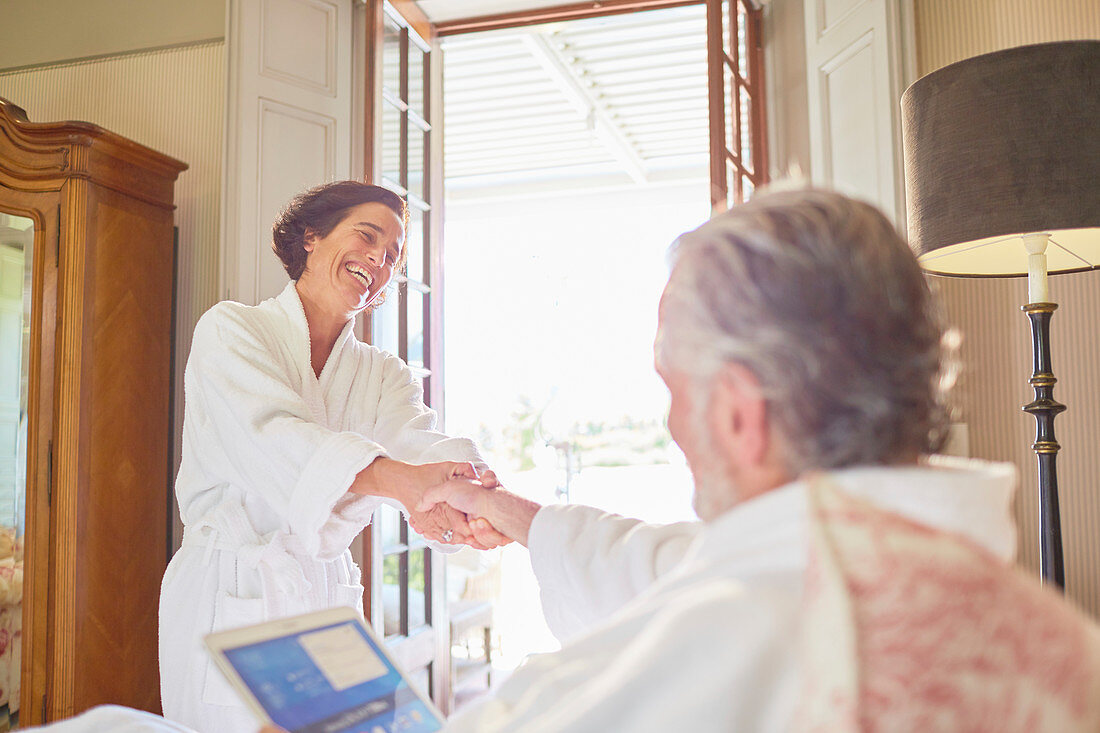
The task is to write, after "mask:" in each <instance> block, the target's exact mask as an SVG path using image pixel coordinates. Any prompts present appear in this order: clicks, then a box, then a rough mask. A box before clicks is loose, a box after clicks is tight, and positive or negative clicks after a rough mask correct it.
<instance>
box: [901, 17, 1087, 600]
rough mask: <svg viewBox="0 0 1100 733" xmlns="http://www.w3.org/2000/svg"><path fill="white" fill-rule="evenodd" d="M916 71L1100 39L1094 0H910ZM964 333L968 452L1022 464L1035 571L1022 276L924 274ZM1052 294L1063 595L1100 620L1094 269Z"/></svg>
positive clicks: (1022, 554) (1020, 503) (1024, 558)
mask: <svg viewBox="0 0 1100 733" xmlns="http://www.w3.org/2000/svg"><path fill="white" fill-rule="evenodd" d="M915 11H916V13H915V15H916V34H917V38H916V42H917V43H916V46H917V64H918V68H919V69H920V74H921V75H923V74H927V73H929V72H931V71H935V70H936V69H938V68H940V67H942V66H945V65H947V64H949V63H953V62H955V61H959V60H962V59H964V58H969V57H970V56H975V55H978V54H982V53H988V52H990V51H997V50H1001V49H1003V48H1010V47H1012V46H1019V45H1024V44H1028V43H1042V42H1047V41H1057V40H1072V39H1083V38H1100V2H1095V0H1044V2H1037V1H1036V0H915ZM932 279H933V280H934V281H935V282H936V284H937V285H938V286H939V288H940V292H941V293H942V295H943V298H944V302H945V305H946V308H947V313H948V317H949V318H950V319H951V321H952V322H953V323H954V324H955V325H956V326H957V327H958V328H959V330H960V331H961V333H962V336H963V342H962V358H963V369H964V372H963V375H962V377H961V379H960V383H959V388H958V391H957V398H958V403H959V408H960V411H961V415H960V419H961V420H962V421H964V422H966V423H967V425H968V427H969V433H970V452H971V455H973V456H975V457H979V458H988V459H994V460H1006V461H1012V462H1014V463H1016V464H1017V466H1018V467H1019V469H1020V491H1019V495H1018V500H1017V520H1018V522H1019V527H1020V549H1019V559H1020V562H1021V564H1023V565H1024V566H1025V567H1027V568H1028V569H1030V570H1033V571H1034V572H1035V573H1038V567H1039V545H1038V542H1039V540H1038V476H1037V469H1036V463H1035V456H1034V454H1033V453H1032V452H1031V443H1032V441H1033V440H1034V439H1035V420H1034V418H1032V417H1031V416H1030V415H1027V414H1025V413H1023V412H1021V411H1020V406H1022V405H1024V404H1025V403H1027V402H1030V401H1031V399H1032V396H1033V391H1032V389H1031V387H1030V386H1029V385H1028V384H1027V378H1028V377H1029V376H1030V375H1031V341H1030V338H1031V336H1030V334H1031V332H1030V325H1029V322H1028V319H1027V316H1026V315H1024V314H1023V312H1021V311H1020V305H1022V304H1023V303H1024V302H1025V301H1026V300H1027V297H1026V296H1027V284H1026V280H1024V279H1023V278H1013V279H1008V280H997V279H956V278H939V277H934V278H932ZM1050 291H1051V297H1052V298H1053V299H1054V300H1055V301H1056V302H1058V303H1059V304H1060V305H1059V309H1058V310H1057V311H1056V312H1055V313H1054V317H1053V319H1052V321H1051V343H1052V351H1053V353H1052V359H1053V367H1054V375H1055V376H1056V377H1057V378H1058V384H1057V386H1056V387H1055V389H1054V397H1055V399H1057V400H1058V401H1059V402H1062V403H1063V404H1065V405H1068V407H1069V409H1068V410H1067V411H1066V412H1065V413H1063V414H1062V415H1060V416H1059V417H1058V418H1057V420H1056V421H1055V432H1056V434H1057V436H1058V440H1059V442H1060V443H1061V445H1062V451H1061V453H1059V455H1058V484H1059V495H1060V499H1061V514H1062V540H1063V543H1064V546H1065V553H1066V588H1067V595H1068V596H1069V597H1070V598H1071V599H1072V600H1073V601H1074V602H1076V603H1077V604H1078V605H1080V606H1081V607H1082V608H1084V609H1085V610H1087V611H1088V612H1090V613H1092V614H1093V615H1095V616H1100V452H1098V451H1097V450H1096V449H1095V446H1097V445H1100V333H1098V332H1097V328H1096V324H1097V323H1100V272H1087V273H1076V274H1072V275H1055V276H1053V277H1052V278H1051V283H1050Z"/></svg>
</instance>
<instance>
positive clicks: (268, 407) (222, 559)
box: [160, 283, 482, 733]
mask: <svg viewBox="0 0 1100 733" xmlns="http://www.w3.org/2000/svg"><path fill="white" fill-rule="evenodd" d="M422 396H423V391H422V388H421V386H420V384H419V382H417V380H416V379H415V378H414V376H413V374H412V373H411V372H410V370H409V368H408V367H407V366H406V365H405V364H404V362H402V361H401V360H400V359H399V358H397V357H395V356H393V355H391V354H388V353H386V352H384V351H381V350H379V349H377V348H375V347H373V346H369V345H367V344H364V343H362V342H360V341H358V340H357V339H356V338H355V337H354V336H353V335H352V324H351V323H349V324H348V325H347V326H346V327H345V328H344V330H343V332H342V333H341V334H340V337H339V338H338V339H337V340H336V344H335V346H334V347H333V349H332V353H331V354H330V356H329V358H328V361H327V362H326V363H325V366H324V369H323V370H322V372H321V376H320V378H318V377H317V376H316V375H315V374H314V372H313V369H312V367H311V366H310V344H309V332H308V327H307V325H306V319H305V311H304V310H303V308H302V303H301V300H300V298H299V297H298V293H297V291H296V290H295V288H294V284H293V283H290V284H288V285H287V287H286V289H285V290H283V292H282V293H281V294H280V295H279V296H278V297H276V298H273V299H271V300H267V301H264V302H263V303H261V304H260V305H258V306H255V307H249V306H244V305H241V304H239V303H233V302H223V303H219V304H217V305H216V306H214V307H213V308H211V309H210V310H209V311H207V312H206V313H205V314H204V315H203V316H202V318H201V319H200V320H199V323H198V325H197V326H196V327H195V335H194V340H193V342H192V346H191V354H190V357H189V358H188V361H187V369H186V372H185V374H184V409H185V411H184V427H183V456H182V462H181V464H180V470H179V474H178V476H177V478H176V498H177V500H178V502H179V508H180V515H181V516H182V518H183V523H184V538H183V546H182V547H181V548H180V550H179V551H178V552H177V553H176V554H175V556H174V557H173V558H172V561H171V563H169V566H168V569H167V571H166V572H165V574H164V581H163V583H162V586H161V599H160V672H161V698H162V702H163V705H164V714H165V717H167V718H168V719H169V720H174V721H178V722H181V723H185V724H187V725H189V726H191V727H193V728H196V729H198V730H200V731H202V733H218V732H219V731H227V732H228V731H234V732H235V733H236V732H239V731H250V730H253V729H255V727H256V722H255V719H254V718H253V716H252V715H251V713H249V712H248V711H247V709H246V708H245V707H244V704H243V703H242V702H241V700H240V699H239V697H238V695H237V694H236V693H235V692H234V691H233V689H232V688H231V687H230V686H229V684H228V682H226V680H225V678H224V677H223V676H222V674H221V672H220V671H218V669H217V668H216V667H215V666H214V664H213V663H212V662H211V661H210V658H209V656H208V654H207V652H206V650H205V648H204V647H203V644H202V637H203V636H204V635H206V634H208V633H210V632H211V631H215V630H220V629H226V628H233V627H237V626H245V625H248V624H254V623H258V622H261V621H264V620H267V619H271V618H277V617H281V616H288V615H293V614H297V613H304V612H307V611H313V610H318V609H323V608H328V607H331V606H337V605H345V606H353V607H356V608H358V609H359V610H360V612H361V611H362V597H363V587H362V585H361V584H360V574H359V569H358V567H356V565H355V563H354V562H353V561H352V559H351V553H350V552H349V551H348V546H349V544H350V543H351V541H352V540H353V539H354V538H355V536H356V535H358V534H359V533H360V532H361V531H362V529H363V527H364V526H366V525H367V524H368V523H369V522H370V518H371V514H372V512H374V510H375V509H377V508H378V506H379V505H380V504H381V503H382V501H383V500H382V499H379V498H376V497H366V496H360V495H356V494H352V493H350V492H348V487H349V486H351V483H352V481H353V480H354V478H355V476H356V474H357V473H358V472H359V471H361V470H362V469H364V468H366V466H367V465H368V464H370V462H371V461H373V460H374V459H375V458H376V457H378V456H389V457H391V458H394V459H397V460H401V461H406V462H409V463H415V464H422V463H430V462H433V461H441V460H451V461H470V462H472V463H475V465H479V466H480V465H482V463H481V459H480V457H479V456H478V453H477V450H476V448H475V447H474V444H473V443H472V442H470V441H469V440H465V439H459V438H449V437H447V436H445V435H443V434H441V433H439V432H437V431H435V430H434V424H435V415H434V413H433V412H432V411H431V410H429V409H428V408H427V407H425V406H424V403H423V399H422ZM433 546H434V545H433ZM436 547H437V548H438V546H436Z"/></svg>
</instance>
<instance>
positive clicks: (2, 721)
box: [0, 213, 34, 731]
mask: <svg viewBox="0 0 1100 733" xmlns="http://www.w3.org/2000/svg"><path fill="white" fill-rule="evenodd" d="M33 245H34V222H33V221H31V220H30V219H27V218H25V217H21V216H13V215H9V214H3V213H0V731H5V730H11V729H13V728H15V727H17V725H18V723H19V690H20V685H19V663H20V647H21V635H22V626H23V616H22V600H23V531H24V524H25V521H26V494H27V403H28V394H29V393H28V389H27V386H28V372H29V369H30V327H31V263H32V262H33V259H34V258H33V257H32V256H31V255H32V251H31V250H32V247H33Z"/></svg>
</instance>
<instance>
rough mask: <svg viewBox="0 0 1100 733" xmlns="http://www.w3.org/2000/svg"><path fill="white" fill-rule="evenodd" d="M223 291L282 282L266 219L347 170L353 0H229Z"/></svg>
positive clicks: (246, 293) (242, 295) (256, 294)
mask: <svg viewBox="0 0 1100 733" xmlns="http://www.w3.org/2000/svg"><path fill="white" fill-rule="evenodd" d="M227 12H228V13H229V27H228V33H227V46H228V50H229V54H228V65H229V69H228V72H229V83H228V94H229V99H228V103H227V105H226V108H227V113H228V122H227V126H228V128H227V135H226V176H225V194H224V197H223V214H222V215H223V222H224V225H223V226H222V232H223V235H222V236H223V240H222V241H223V245H222V268H223V279H222V283H223V287H222V295H223V296H224V297H228V298H232V299H233V300H239V301H241V302H244V303H249V304H253V303H258V302H259V301H261V300H263V299H265V298H270V297H272V296H273V295H276V294H278V292H279V291H280V290H281V289H282V288H283V286H284V285H285V284H286V282H287V275H286V272H285V271H284V270H283V267H282V264H281V263H280V262H279V260H278V258H276V257H275V255H274V254H273V253H272V252H271V225H272V223H273V222H274V219H275V217H276V216H277V215H278V212H279V210H280V208H281V207H282V206H283V205H284V204H285V203H286V202H287V201H288V200H289V199H290V198H291V197H292V196H293V195H294V194H295V193H297V192H299V191H301V190H302V189H305V188H308V187H310V186H314V185H316V184H318V183H323V182H325V181H331V180H337V179H342V178H347V177H349V174H350V162H351V152H350V146H351V139H352V129H351V119H352V115H351V100H352V79H351V72H352V65H351V53H352V20H351V0H229V4H228V8H227Z"/></svg>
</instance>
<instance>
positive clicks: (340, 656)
mask: <svg viewBox="0 0 1100 733" xmlns="http://www.w3.org/2000/svg"><path fill="white" fill-rule="evenodd" d="M206 646H207V648H208V649H209V650H210V653H211V654H212V655H213V656H214V659H215V661H216V662H217V664H218V667H219V669H221V671H222V673H224V674H225V676H226V678H227V679H228V680H229V681H230V683H231V684H232V685H233V686H234V687H235V688H236V689H237V691H238V692H239V693H240V695H241V697H242V698H243V699H244V700H245V702H247V703H248V704H249V706H250V707H251V708H252V710H253V712H255V713H256V715H257V716H259V718H260V720H261V721H263V722H264V723H274V724H275V725H277V726H279V727H280V728H284V729H286V730H288V731H290V733H398V732H400V733H430V731H437V730H440V729H442V728H443V724H444V718H443V715H442V713H440V712H439V711H438V710H437V709H436V708H435V706H434V705H432V703H431V701H430V700H429V699H428V698H427V697H425V696H424V695H423V694H421V693H420V692H419V691H418V690H416V689H415V688H414V687H413V686H412V685H410V684H409V680H408V678H407V677H406V676H405V675H404V673H403V672H402V671H401V670H400V669H399V668H398V667H397V664H396V663H395V662H394V661H393V659H392V657H390V655H389V653H388V652H387V651H386V647H385V644H383V643H382V642H381V641H380V640H379V638H378V636H377V635H376V634H375V633H374V631H373V630H371V629H370V628H368V627H367V626H366V624H364V623H363V617H362V616H360V615H359V612H358V611H356V610H355V609H353V608H330V609H327V610H324V611H316V612H314V613H307V614H303V615H301V616H292V617H290V618H284V619H278V620H276V621H268V622H266V623H262V624H257V625H255V626H246V627H244V628H240V629H229V630H227V631H220V632H217V633H214V634H210V635H208V636H207V637H206Z"/></svg>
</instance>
